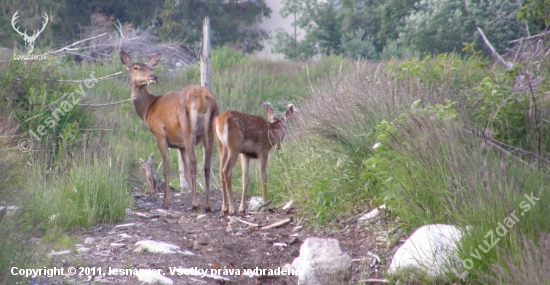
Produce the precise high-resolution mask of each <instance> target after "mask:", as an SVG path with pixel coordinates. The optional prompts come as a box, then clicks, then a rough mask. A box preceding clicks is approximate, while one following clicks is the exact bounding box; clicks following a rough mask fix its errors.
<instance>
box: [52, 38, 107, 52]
mask: <svg viewBox="0 0 550 285" xmlns="http://www.w3.org/2000/svg"><path fill="white" fill-rule="evenodd" d="M105 35H107V33H103V34H101V35H99V36H95V37H91V38H87V39H84V40H80V41H78V42H74V43H72V44H70V45H68V46H66V47H64V48H61V49H58V50H56V51H51V52H48V53H45V54H43V55H42V56H46V55H49V54H54V53H58V52H62V51H65V50H71V47H74V46H76V45H78V44H80V43H83V42H86V41H90V40H93V39H96V38H99V37H103V36H105Z"/></svg>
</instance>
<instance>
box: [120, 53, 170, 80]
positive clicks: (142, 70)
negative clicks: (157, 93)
mask: <svg viewBox="0 0 550 285" xmlns="http://www.w3.org/2000/svg"><path fill="white" fill-rule="evenodd" d="M161 57H162V53H159V54H156V55H154V56H153V57H151V59H149V61H148V62H147V63H132V61H131V59H130V56H129V55H128V54H127V53H125V52H123V51H121V52H120V61H121V62H122V64H124V66H125V67H126V70H128V73H130V81H131V82H132V84H133V85H134V86H145V85H149V84H155V83H157V79H158V76H157V75H156V74H154V73H153V67H155V66H156V65H157V64H158V63H159V60H160V58H161Z"/></svg>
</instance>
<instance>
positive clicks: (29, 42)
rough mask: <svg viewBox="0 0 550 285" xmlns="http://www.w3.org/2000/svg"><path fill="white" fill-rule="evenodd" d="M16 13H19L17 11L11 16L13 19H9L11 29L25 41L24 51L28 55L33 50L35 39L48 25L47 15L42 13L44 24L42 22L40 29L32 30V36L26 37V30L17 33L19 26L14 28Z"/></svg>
mask: <svg viewBox="0 0 550 285" xmlns="http://www.w3.org/2000/svg"><path fill="white" fill-rule="evenodd" d="M17 13H19V11H17V12H15V14H13V17H12V18H11V26H12V27H13V29H14V30H15V31H16V32H17V33H18V34H20V35H21V37H22V38H23V40H25V49H26V50H27V53H28V54H30V53H31V52H32V51H33V49H34V42H35V41H36V38H38V36H39V35H40V33H42V31H43V30H44V28H45V27H46V25H47V24H48V20H49V18H48V14H46V13H44V15H45V16H44V19H46V22H42V24H43V25H42V29H40V30H34V32H33V34H32V36H30V37H29V36H28V35H27V30H25V31H24V32H23V33H22V32H20V31H19V26H18V27H15V20H17V18H19V16H18V15H17Z"/></svg>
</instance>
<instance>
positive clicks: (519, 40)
mask: <svg viewBox="0 0 550 285" xmlns="http://www.w3.org/2000/svg"><path fill="white" fill-rule="evenodd" d="M548 34H550V31H544V32H542V33H540V34H536V35H533V36H529V37H524V38H520V39H517V40H513V41H509V42H508V43H511V44H513V43H517V42H522V41H527V40H532V39H536V38H542V37H544V36H546V35H548Z"/></svg>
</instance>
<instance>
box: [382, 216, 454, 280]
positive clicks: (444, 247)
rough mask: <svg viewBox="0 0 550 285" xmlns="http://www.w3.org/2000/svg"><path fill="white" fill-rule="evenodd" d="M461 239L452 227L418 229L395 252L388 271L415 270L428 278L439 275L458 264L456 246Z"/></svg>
mask: <svg viewBox="0 0 550 285" xmlns="http://www.w3.org/2000/svg"><path fill="white" fill-rule="evenodd" d="M461 238H462V231H461V230H460V229H459V228H457V227H455V226H452V225H442V224H434V225H426V226H422V227H420V228H418V229H417V230H416V231H414V233H413V234H412V235H411V236H410V237H409V238H408V239H407V240H406V241H405V243H403V245H401V246H400V247H399V249H397V251H396V252H395V254H394V256H393V258H392V261H391V264H390V267H389V269H388V272H389V273H395V272H397V271H399V270H400V269H403V268H415V269H421V270H424V271H426V273H427V274H428V275H429V276H432V277H438V276H443V275H444V274H445V271H446V270H447V269H449V268H450V267H449V266H452V265H453V264H459V262H460V258H459V257H458V254H457V247H456V244H457V242H458V241H459V240H460V239H461ZM460 264H461V263H460ZM457 267H458V266H457Z"/></svg>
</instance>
